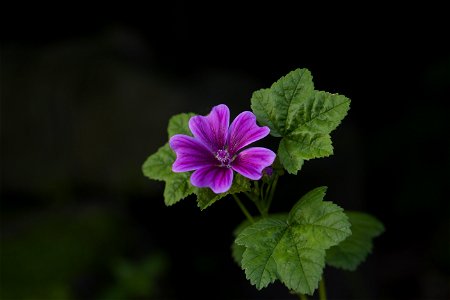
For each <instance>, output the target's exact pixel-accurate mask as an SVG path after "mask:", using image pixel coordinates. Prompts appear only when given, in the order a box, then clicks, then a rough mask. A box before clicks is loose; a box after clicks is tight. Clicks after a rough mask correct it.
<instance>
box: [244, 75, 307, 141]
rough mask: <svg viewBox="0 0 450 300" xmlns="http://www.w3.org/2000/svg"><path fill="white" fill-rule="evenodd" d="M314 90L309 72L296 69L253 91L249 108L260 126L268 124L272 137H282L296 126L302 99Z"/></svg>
mask: <svg viewBox="0 0 450 300" xmlns="http://www.w3.org/2000/svg"><path fill="white" fill-rule="evenodd" d="M313 91H314V85H313V81H312V76H311V73H310V72H309V71H308V70H307V69H297V70H295V71H293V72H290V73H289V74H287V75H286V76H283V77H281V78H280V79H279V80H278V81H277V82H275V83H274V84H273V85H272V86H271V87H270V89H263V90H259V91H256V92H255V93H254V94H253V96H252V104H251V107H252V110H253V112H254V113H255V115H256V117H257V119H258V121H259V122H260V123H261V124H262V125H266V126H269V128H270V133H271V134H272V135H273V136H286V135H287V134H288V133H289V132H290V131H292V130H293V129H295V128H297V124H298V122H299V120H298V118H299V114H298V111H299V110H300V109H301V104H302V99H304V98H308V97H311V95H312V93H313Z"/></svg>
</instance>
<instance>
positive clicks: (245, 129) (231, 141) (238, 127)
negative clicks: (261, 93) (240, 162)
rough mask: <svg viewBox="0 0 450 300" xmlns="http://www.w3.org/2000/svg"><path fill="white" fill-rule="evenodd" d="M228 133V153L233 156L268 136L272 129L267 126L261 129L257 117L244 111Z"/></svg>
mask: <svg viewBox="0 0 450 300" xmlns="http://www.w3.org/2000/svg"><path fill="white" fill-rule="evenodd" d="M228 132H229V133H228V152H229V153H230V154H231V155H233V154H235V153H236V152H237V151H239V149H242V148H243V147H245V146H247V145H248V144H250V143H253V142H256V141H257V140H260V139H262V138H263V137H265V136H267V135H268V134H269V132H270V129H269V127H267V126H264V127H259V126H258V125H257V124H256V117H255V115H254V114H253V113H252V112H250V111H244V112H242V113H240V114H239V115H238V116H237V117H236V119H234V121H233V123H231V126H230V129H229V131H228Z"/></svg>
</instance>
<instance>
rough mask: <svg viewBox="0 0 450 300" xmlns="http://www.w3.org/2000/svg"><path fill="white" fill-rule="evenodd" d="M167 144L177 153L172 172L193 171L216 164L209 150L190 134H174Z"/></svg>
mask: <svg viewBox="0 0 450 300" xmlns="http://www.w3.org/2000/svg"><path fill="white" fill-rule="evenodd" d="M169 145H170V148H172V150H173V151H175V153H176V154H177V159H176V160H175V162H174V163H173V165H172V171H174V172H186V171H193V170H197V169H199V168H202V167H205V166H212V165H215V164H217V160H216V159H215V158H214V155H213V154H212V153H211V151H210V150H209V149H208V148H207V147H206V146H205V145H203V144H202V143H201V142H200V141H198V140H197V139H195V138H193V137H191V136H187V135H184V134H176V135H174V136H173V137H171V138H170V141H169Z"/></svg>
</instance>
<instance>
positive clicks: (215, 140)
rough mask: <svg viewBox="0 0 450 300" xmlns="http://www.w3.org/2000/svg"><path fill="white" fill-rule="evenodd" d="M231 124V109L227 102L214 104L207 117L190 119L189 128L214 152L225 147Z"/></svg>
mask: <svg viewBox="0 0 450 300" xmlns="http://www.w3.org/2000/svg"><path fill="white" fill-rule="evenodd" d="M229 124H230V110H229V109H228V107H227V106H226V105H225V104H220V105H217V106H214V107H213V108H212V110H211V112H210V113H209V115H207V116H206V117H204V116H195V117H192V118H191V119H190V120H189V128H190V129H191V132H192V133H193V134H194V137H196V138H197V139H199V140H200V141H201V142H202V143H204V144H205V145H207V146H208V147H209V148H210V149H211V150H212V151H214V152H215V151H217V150H219V149H223V148H224V146H225V143H226V142H227V134H228V125H229Z"/></svg>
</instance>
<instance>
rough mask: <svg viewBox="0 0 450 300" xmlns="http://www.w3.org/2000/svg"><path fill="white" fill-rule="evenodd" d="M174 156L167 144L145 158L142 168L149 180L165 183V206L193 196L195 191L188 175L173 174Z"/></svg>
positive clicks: (186, 173) (187, 173)
mask: <svg viewBox="0 0 450 300" xmlns="http://www.w3.org/2000/svg"><path fill="white" fill-rule="evenodd" d="M175 158H176V155H175V153H174V152H173V151H172V149H170V146H169V144H168V143H166V144H165V145H164V146H163V147H161V148H159V149H158V151H157V152H156V153H154V154H152V155H150V156H149V158H147V160H146V161H145V162H144V164H143V166H142V172H143V173H144V175H145V176H147V177H148V178H150V179H154V180H160V181H165V182H166V186H165V188H164V202H165V204H166V205H167V206H170V205H173V204H175V203H177V202H178V201H180V200H182V199H184V198H186V197H187V196H189V195H190V194H193V193H194V192H195V190H196V188H195V187H194V186H192V185H191V183H190V182H189V177H190V173H189V172H185V173H175V172H173V171H172V164H173V162H174V161H175Z"/></svg>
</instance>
